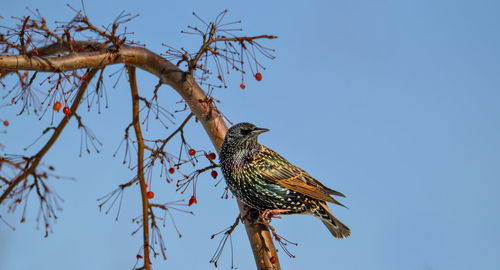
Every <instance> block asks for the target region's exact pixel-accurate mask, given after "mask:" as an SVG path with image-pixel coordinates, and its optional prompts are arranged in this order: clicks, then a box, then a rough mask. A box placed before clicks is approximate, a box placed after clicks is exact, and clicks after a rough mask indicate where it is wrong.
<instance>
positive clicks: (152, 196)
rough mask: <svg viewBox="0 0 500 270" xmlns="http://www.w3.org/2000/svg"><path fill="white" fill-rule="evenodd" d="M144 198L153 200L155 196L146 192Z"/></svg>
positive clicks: (151, 192) (150, 192)
mask: <svg viewBox="0 0 500 270" xmlns="http://www.w3.org/2000/svg"><path fill="white" fill-rule="evenodd" d="M146 197H148V199H153V198H154V197H155V194H154V193H153V191H148V192H147V193H146Z"/></svg>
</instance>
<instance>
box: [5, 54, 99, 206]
mask: <svg viewBox="0 0 500 270" xmlns="http://www.w3.org/2000/svg"><path fill="white" fill-rule="evenodd" d="M0 61H1V60H0ZM96 73H97V69H92V70H90V71H89V72H87V78H86V79H85V80H84V81H83V82H82V85H80V89H78V93H77V94H76V97H75V100H74V101H73V104H72V105H71V108H70V111H71V112H76V110H77V109H78V106H79V105H80V101H81V100H82V98H83V94H84V93H85V91H86V89H87V86H88V85H89V83H90V81H91V80H92V78H93V77H94V75H95V74H96ZM72 116H73V114H72V113H70V114H68V115H66V116H65V117H64V118H63V119H62V120H61V122H60V123H59V125H58V126H57V128H56V129H55V130H54V134H52V137H50V139H49V140H48V141H47V143H46V144H45V145H44V146H43V148H42V149H41V150H40V151H39V152H38V153H37V154H36V155H35V156H33V157H32V158H31V159H30V161H28V163H27V164H26V165H27V166H28V165H29V167H27V168H26V169H24V171H23V173H22V174H20V175H19V176H17V177H16V178H15V179H13V180H12V181H11V182H10V185H9V186H8V187H7V189H5V190H4V192H3V193H2V195H1V196H0V204H1V203H2V202H3V200H5V198H7V196H8V195H9V194H10V192H11V191H12V190H13V189H14V187H16V186H17V185H18V184H19V183H20V182H21V181H22V180H23V179H25V178H26V177H28V176H29V175H30V174H34V173H35V171H36V168H37V166H38V164H39V163H40V161H41V160H42V158H43V156H44V155H45V154H46V153H47V152H48V151H49V149H50V148H51V147H52V145H54V143H55V142H56V141H57V138H58V137H59V135H61V133H62V131H63V129H64V128H65V127H66V124H68V122H69V120H70V119H71V117H72ZM30 162H31V164H29V163H30Z"/></svg>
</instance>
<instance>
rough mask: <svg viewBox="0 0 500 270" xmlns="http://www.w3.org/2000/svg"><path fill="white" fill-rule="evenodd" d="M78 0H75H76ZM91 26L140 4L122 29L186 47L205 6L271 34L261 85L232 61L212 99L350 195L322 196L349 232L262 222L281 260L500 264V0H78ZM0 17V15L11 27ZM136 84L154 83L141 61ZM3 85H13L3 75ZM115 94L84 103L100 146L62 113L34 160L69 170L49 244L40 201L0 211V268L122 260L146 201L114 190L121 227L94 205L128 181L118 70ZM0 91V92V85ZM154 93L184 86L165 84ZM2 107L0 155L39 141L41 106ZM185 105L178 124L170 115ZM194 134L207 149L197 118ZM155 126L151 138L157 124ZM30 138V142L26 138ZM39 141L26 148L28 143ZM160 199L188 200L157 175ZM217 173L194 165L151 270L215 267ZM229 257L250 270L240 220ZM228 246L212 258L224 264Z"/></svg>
mask: <svg viewBox="0 0 500 270" xmlns="http://www.w3.org/2000/svg"><path fill="white" fill-rule="evenodd" d="M66 3H67V2H66V1H44V2H43V3H42V2H39V1H15V2H9V4H8V5H4V7H3V8H2V10H1V11H0V15H1V16H3V17H6V18H8V17H9V16H23V15H26V14H27V11H26V10H24V8H25V7H26V6H28V7H30V8H39V9H40V11H41V12H42V14H43V15H45V16H46V18H47V19H48V21H49V22H52V21H55V20H69V19H70V18H71V17H72V13H71V12H70V10H69V9H68V8H67V7H66V6H65V4H66ZM70 3H71V4H72V5H73V6H76V7H78V6H80V2H79V1H72V2H70ZM85 5H86V9H87V14H88V15H89V17H90V18H91V19H92V20H93V21H95V22H96V23H97V24H107V23H109V22H111V21H112V20H113V19H114V18H115V16H116V15H118V14H119V13H120V11H121V10H127V11H130V12H133V13H140V17H138V18H137V19H136V20H134V21H133V22H132V23H131V24H130V25H129V29H130V30H131V31H133V32H135V40H140V41H142V42H143V43H145V44H147V47H148V48H149V49H151V50H153V51H156V52H163V51H165V48H164V47H162V46H161V44H162V43H167V44H169V45H171V46H174V47H177V48H179V47H186V48H197V47H198V46H199V45H198V44H199V43H198V42H199V40H198V39H197V38H196V37H190V36H184V35H181V34H180V30H182V29H184V28H185V26H186V25H188V24H194V23H196V20H195V18H194V17H193V16H192V15H191V13H192V12H193V11H195V12H197V13H198V14H199V15H200V16H201V17H203V18H214V16H215V15H217V14H218V13H219V12H220V11H222V10H224V9H229V10H230V13H229V17H228V19H229V20H238V19H242V21H243V28H244V30H245V31H244V33H246V34H248V35H254V34H274V35H277V36H279V39H277V40H273V41H268V42H265V43H264V44H265V45H267V46H268V47H272V48H274V49H276V56H277V58H276V59H275V60H274V61H268V60H263V61H262V63H263V64H265V66H266V67H267V70H266V71H263V72H262V74H263V80H262V81H261V82H256V81H255V80H253V79H252V78H247V79H246V81H245V83H246V85H247V88H246V90H245V91H241V89H239V83H240V82H239V80H240V77H239V76H238V75H237V74H233V77H232V79H231V80H230V82H229V83H230V84H229V87H228V88H227V89H221V90H217V92H216V94H215V96H216V97H217V98H218V99H220V100H221V104H220V109H221V111H222V112H223V113H225V114H226V115H227V116H228V117H229V118H230V119H231V120H232V121H233V122H242V121H248V122H253V123H255V124H257V125H259V126H262V127H266V128H270V129H271V132H269V133H266V134H264V135H263V136H262V137H261V140H260V141H261V143H263V144H265V145H267V146H269V147H271V148H272V149H274V150H276V151H278V152H279V153H281V154H282V155H283V156H285V157H286V158H287V159H289V160H290V161H291V162H293V163H295V164H296V165H298V166H300V167H301V168H304V169H306V170H307V171H308V172H309V173H310V174H311V175H312V176H314V177H316V178H317V179H319V180H321V181H322V182H323V183H324V184H326V185H327V186H329V187H331V188H333V189H336V190H339V191H341V192H343V193H345V194H346V195H347V198H346V199H344V200H342V203H344V204H346V205H347V206H348V207H349V210H346V209H342V208H339V207H332V210H333V212H334V214H335V215H336V216H337V217H338V218H339V219H340V220H342V221H343V222H344V223H345V224H347V225H348V226H349V227H351V229H352V236H351V237H350V238H348V239H345V240H337V239H334V238H333V237H331V235H330V234H329V232H328V231H327V230H326V228H324V226H323V225H322V224H321V222H320V221H319V220H317V219H314V218H312V217H309V216H286V217H284V218H283V219H282V220H276V221H273V223H274V225H275V226H276V228H277V229H278V232H279V233H280V234H282V235H284V236H286V237H287V238H289V239H290V240H293V241H295V242H298V243H299V246H298V247H291V251H292V252H293V253H294V255H296V258H295V259H289V258H288V257H287V256H286V255H285V254H284V253H283V252H282V251H281V252H280V259H281V264H282V267H283V269H304V268H306V267H309V268H310V267H313V268H315V269H345V270H348V269H426V270H427V269H433V270H440V269H496V268H499V267H500V257H498V254H500V231H499V230H498V228H500V216H499V215H498V214H497V212H496V208H497V206H498V205H500V197H499V196H498V191H499V190H500V181H499V180H500V179H499V177H500V166H499V164H500V140H499V139H498V138H499V137H500V136H499V135H500V106H499V101H500V91H499V89H500V76H498V75H499V72H500V36H499V35H498V29H500V17H499V16H498V14H499V11H500V2H498V1H395V0H393V1H389V0H387V1H317V2H315V3H314V4H312V3H309V2H307V3H306V1H295V2H290V1H287V2H285V1H282V2H278V1H251V2H248V1H245V2H242V1H210V2H208V1H188V2H185V3H184V2H181V1H177V2H171V3H167V2H163V1H162V2H161V3H159V1H158V2H153V1H151V2H148V1H143V2H142V5H138V4H137V2H136V1H128V0H126V1H120V2H115V3H111V1H109V2H106V3H104V1H90V0H88V1H86V2H85ZM11 22H12V21H10V20H8V19H3V20H1V24H2V25H4V24H9V23H11ZM139 78H140V81H139V85H140V87H141V89H140V91H141V92H143V93H149V94H150V93H151V91H152V89H153V87H154V84H155V83H156V82H157V81H156V79H154V78H153V77H152V76H150V75H147V74H145V73H144V72H141V73H139ZM6 82H7V81H6ZM113 83H114V78H111V79H110V80H109V81H108V82H107V89H108V93H109V98H110V107H109V109H106V110H104V111H103V113H102V114H97V113H96V111H95V110H94V111H92V112H90V113H86V114H84V115H85V117H86V119H87V120H86V121H87V123H88V125H89V126H90V127H91V128H92V130H93V131H94V133H96V135H97V136H98V138H99V140H100V141H102V142H103V143H104V146H103V147H102V151H101V153H99V154H96V153H93V154H91V155H84V156H83V157H82V158H79V157H78V152H79V145H80V133H79V131H78V130H77V129H76V124H75V123H72V124H71V125H70V126H69V128H68V129H67V130H65V132H64V133H63V135H62V137H61V138H60V140H59V141H58V142H57V144H56V145H55V147H54V148H53V149H52V150H51V151H50V152H49V154H48V155H47V157H46V162H47V163H48V164H53V165H55V167H56V169H57V173H59V174H61V175H68V176H74V177H76V181H67V180H54V181H53V182H52V183H53V186H54V187H55V188H56V189H57V191H58V193H59V194H61V195H62V196H63V198H64V200H65V202H64V204H63V208H64V210H63V211H62V212H60V213H59V219H58V222H57V224H55V226H54V232H53V233H52V234H51V235H50V236H49V238H47V239H45V238H44V237H43V231H41V230H36V221H35V219H36V211H35V210H36V207H35V206H36V205H34V204H33V205H32V206H34V207H33V208H32V211H31V212H30V213H29V214H28V221H27V222H26V223H25V224H20V223H19V219H20V215H21V212H20V211H19V210H18V212H16V213H14V214H7V213H6V206H5V205H3V206H2V208H0V214H1V215H2V217H4V218H5V219H6V220H7V221H9V223H11V224H13V225H15V227H16V231H15V232H13V231H11V230H10V229H9V228H8V227H6V226H5V225H4V224H3V223H0V239H1V241H0V268H1V269H33V268H38V269H49V268H51V269H67V268H68V267H69V268H71V269H92V268H93V269H104V268H107V269H130V268H131V267H132V266H133V265H134V263H135V254H136V252H137V250H138V248H139V246H140V242H141V237H140V236H131V235H130V233H131V232H132V231H133V230H134V229H135V226H134V224H133V223H132V222H131V219H132V218H133V217H135V216H136V215H139V213H140V212H139V211H140V200H139V198H138V197H137V194H136V193H137V190H135V189H134V188H132V189H131V190H129V191H127V192H126V193H125V195H124V203H123V207H122V212H121V215H120V220H119V222H115V221H114V217H115V216H114V213H115V212H112V213H111V214H109V215H105V214H103V213H99V211H98V207H97V202H96V199H97V198H99V197H101V196H103V195H105V194H106V193H108V192H110V191H111V190H113V189H114V188H115V187H116V186H117V185H118V184H120V183H123V182H125V181H126V180H127V179H130V178H131V177H132V176H133V172H132V171H130V170H128V169H127V168H126V167H125V166H123V165H122V164H121V156H119V157H117V158H114V159H113V158H112V155H113V153H114V151H115V150H116V148H117V146H118V143H119V141H120V140H121V138H122V136H123V129H124V128H125V127H126V125H127V124H128V123H129V117H130V114H131V112H130V107H129V104H130V97H129V95H130V94H129V91H128V89H127V84H126V81H125V80H122V82H121V83H120V84H118V86H117V87H116V88H112V84H113ZM0 91H5V90H0ZM161 91H162V95H163V98H164V100H165V104H166V105H165V106H171V108H174V107H175V101H177V100H178V96H176V94H175V93H174V91H173V90H172V89H170V88H168V87H167V86H163V87H162V88H161ZM1 96H3V94H2V95H1ZM15 113H16V112H14V111H9V110H6V109H5V108H1V109H0V117H1V118H3V119H8V120H9V121H10V123H11V125H10V126H9V127H8V129H7V134H0V142H1V143H2V144H5V145H7V148H6V149H5V151H4V152H5V153H19V152H22V149H23V148H24V147H25V146H27V145H28V144H30V143H31V142H32V141H33V140H34V139H35V138H37V137H38V136H39V134H40V132H41V131H42V130H43V129H44V127H45V126H46V125H47V119H45V120H42V121H37V120H35V119H36V117H35V116H33V115H32V116H28V117H22V118H20V117H16V116H15ZM182 119H183V118H182V117H179V119H178V120H177V124H179V122H180V121H182ZM188 131H189V132H188V135H187V136H188V140H189V142H190V144H191V145H193V146H196V147H197V148H200V149H207V150H210V149H212V147H211V144H210V142H209V140H208V138H207V136H206V135H205V134H204V133H203V132H202V129H201V126H200V125H199V124H195V123H191V125H189V127H188ZM169 132H170V131H165V130H164V129H163V128H161V127H160V126H159V125H156V127H153V126H152V127H151V129H150V134H151V137H153V136H156V137H161V136H167V135H168V134H169ZM37 147H38V148H37ZM39 147H41V144H38V145H35V147H34V148H33V149H32V151H36V150H37V149H39ZM153 181H155V182H153V185H154V191H155V194H156V197H155V199H154V201H155V202H167V201H173V200H176V199H179V198H188V197H187V196H186V195H180V194H178V193H175V192H174V189H175V187H174V186H173V185H172V184H171V185H167V184H165V183H164V180H163V181H162V179H161V178H160V177H159V175H156V178H155V179H154V180H153ZM222 189H223V187H222V186H218V187H214V180H213V179H211V177H210V176H208V175H207V176H205V177H201V178H200V180H199V187H198V192H197V194H198V204H197V205H195V206H192V207H191V208H190V210H193V211H195V215H194V216H191V215H186V214H182V213H175V212H174V216H175V220H176V223H177V225H178V226H179V228H180V230H181V232H182V235H183V237H182V238H181V239H179V238H178V237H177V234H176V233H175V230H174V228H173V226H172V225H171V224H170V223H168V222H167V225H166V227H165V228H163V235H164V238H165V240H166V243H167V256H168V260H167V261H163V260H161V259H157V260H155V261H154V267H155V269H212V268H213V266H212V265H210V264H209V263H208V261H209V260H210V257H211V255H212V253H213V252H214V251H215V248H216V245H217V241H216V240H210V235H212V234H213V233H215V232H218V231H220V230H222V229H223V228H225V227H226V226H229V225H230V224H232V222H233V221H234V218H235V217H236V215H237V207H236V204H235V202H234V201H232V200H221V199H219V197H220V194H221V193H222ZM233 243H234V244H235V246H234V253H235V257H234V260H235V265H236V266H237V267H238V268H239V269H254V261H253V257H252V256H251V251H250V246H249V244H248V241H247V236H246V233H245V232H244V230H243V228H242V227H240V228H238V229H237V230H236V231H235V232H234V234H233ZM228 251H229V249H228V250H226V252H225V253H224V255H223V258H222V259H221V261H220V263H219V268H221V269H229V268H230V266H231V262H230V253H229V252H228Z"/></svg>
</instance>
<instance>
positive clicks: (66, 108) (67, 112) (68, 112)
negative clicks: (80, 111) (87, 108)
mask: <svg viewBox="0 0 500 270" xmlns="http://www.w3.org/2000/svg"><path fill="white" fill-rule="evenodd" d="M63 113H64V114H66V115H68V114H70V113H71V110H70V109H69V108H68V107H64V108H63Z"/></svg>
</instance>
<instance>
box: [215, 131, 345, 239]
mask: <svg viewBox="0 0 500 270" xmlns="http://www.w3.org/2000/svg"><path fill="white" fill-rule="evenodd" d="M266 131H268V130H267V129H262V128H257V127H256V126H255V125H253V124H250V123H240V124H237V125H234V126H233V127H231V128H230V129H229V130H228V132H227V134H226V137H225V139H224V142H223V144H222V149H221V152H220V161H221V167H222V172H223V175H224V178H225V179H226V183H227V185H228V186H229V188H230V189H231V192H232V193H233V194H234V195H235V196H236V197H237V198H238V199H240V200H241V201H243V202H244V203H245V204H247V205H249V206H250V207H252V208H255V209H257V210H260V211H265V210H275V209H280V210H288V211H287V212H284V213H282V214H309V215H312V216H315V217H318V218H320V219H321V220H322V221H323V223H324V224H325V225H326V227H327V228H328V230H329V231H330V232H331V233H332V235H333V236H334V237H336V238H344V237H348V236H349V235H350V233H351V231H350V230H349V228H348V227H347V226H345V225H344V224H342V222H340V221H339V220H338V219H336V218H335V217H334V216H333V214H332V213H331V211H330V209H329V208H328V206H327V204H326V202H331V203H335V204H338V205H342V204H340V203H339V202H337V201H336V200H335V199H334V198H332V197H331V196H330V195H336V196H342V197H344V195H343V194H342V193H340V192H337V191H335V190H332V189H330V188H328V187H326V186H324V185H323V184H321V183H320V182H319V181H318V180H316V179H314V178H313V177H311V176H310V175H309V174H308V173H307V172H306V171H304V170H302V169H300V168H298V167H296V166H294V165H293V164H291V163H290V162H288V161H287V160H286V159H284V158H283V157H281V156H280V155H279V154H278V153H276V152H274V151H273V150H271V149H269V148H268V147H266V146H264V145H261V144H259V143H258V140H257V137H258V135H259V134H261V133H263V132H266Z"/></svg>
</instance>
